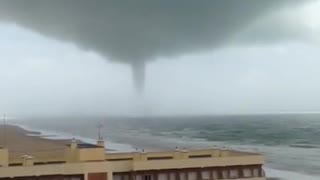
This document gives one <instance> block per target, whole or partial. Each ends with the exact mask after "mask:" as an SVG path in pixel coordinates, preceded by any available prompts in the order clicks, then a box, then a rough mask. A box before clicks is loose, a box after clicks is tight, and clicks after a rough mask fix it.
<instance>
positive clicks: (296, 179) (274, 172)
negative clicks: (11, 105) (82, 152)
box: [17, 125, 320, 180]
mask: <svg viewBox="0 0 320 180" xmlns="http://www.w3.org/2000/svg"><path fill="white" fill-rule="evenodd" d="M17 126H19V127H21V128H23V129H25V130H28V131H35V132H40V133H41V134H39V135H37V134H36V135H35V134H30V136H39V137H41V138H44V139H53V140H59V139H72V138H76V139H78V140H81V141H83V142H86V143H91V144H95V143H96V140H95V139H92V138H87V137H82V136H74V135H71V134H69V133H65V132H57V131H51V130H43V129H37V128H32V127H29V126H25V125H17ZM175 140H176V142H179V141H181V140H179V139H175ZM182 141H183V140H182ZM197 142H198V143H196V144H198V145H200V146H201V145H203V144H202V143H203V142H206V141H203V142H202V141H197ZM206 143H208V142H206ZM106 147H107V148H108V149H112V150H115V151H110V152H132V151H135V149H134V148H133V147H132V145H129V144H123V143H116V142H111V141H107V142H106ZM264 169H265V172H266V175H267V177H270V178H271V177H272V178H280V179H283V180H320V177H316V176H311V175H305V174H301V173H298V172H292V171H285V170H278V169H272V168H268V167H267V168H264Z"/></svg>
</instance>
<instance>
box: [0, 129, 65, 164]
mask: <svg viewBox="0 0 320 180" xmlns="http://www.w3.org/2000/svg"><path fill="white" fill-rule="evenodd" d="M0 129H1V133H0V146H1V147H5V148H8V150H9V159H11V160H12V159H19V158H21V156H23V155H31V156H37V158H48V157H49V158H61V157H63V155H64V149H65V146H66V144H67V143H68V142H69V141H70V139H64V140H50V139H45V138H42V137H41V135H42V133H41V132H40V131H31V130H27V129H24V128H23V127H21V126H17V125H0Z"/></svg>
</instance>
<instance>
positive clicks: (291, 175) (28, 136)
mask: <svg viewBox="0 0 320 180" xmlns="http://www.w3.org/2000/svg"><path fill="white" fill-rule="evenodd" d="M7 126H8V127H10V128H7V130H8V132H7V135H9V136H8V137H7V138H8V139H7V140H9V139H10V140H13V139H15V140H17V139H20V140H19V141H14V142H15V143H12V144H19V142H21V141H23V145H26V144H28V143H30V144H33V145H30V144H29V146H28V148H25V146H22V145H19V146H15V147H14V146H12V144H11V145H10V144H9V145H10V146H11V147H13V150H11V152H13V153H14V156H15V158H17V156H18V155H20V156H21V155H23V154H25V153H27V152H31V151H32V150H36V151H37V153H39V152H43V154H46V155H48V153H47V152H46V151H49V150H55V151H54V152H52V153H50V156H52V157H61V156H63V150H64V148H65V145H66V144H67V143H69V142H70V140H71V139H72V138H73V137H74V138H76V139H77V140H80V141H82V142H86V143H95V139H91V138H86V137H81V136H73V135H70V134H68V133H63V132H54V131H47V130H40V129H34V128H31V127H27V126H24V125H7ZM0 128H1V129H2V127H1V126H0ZM10 131H11V132H10ZM9 132H10V133H11V134H9ZM13 137H14V138H13ZM0 138H1V139H3V137H2V135H0ZM1 139H0V142H1ZM17 142H18V143H17ZM0 144H1V143H0ZM106 144H107V147H108V149H112V151H108V152H111V153H112V152H130V151H134V148H132V146H131V145H129V144H120V143H114V142H109V141H107V142H106ZM10 146H8V147H9V148H10ZM22 147H23V148H24V149H23V152H22V151H21V150H22V149H21V148H22ZM19 148H20V149H19ZM30 155H32V154H30ZM37 155H38V154H37ZM265 170H266V174H267V176H268V178H267V179H268V180H298V179H299V180H300V179H305V180H316V179H319V178H318V177H314V176H309V175H304V174H300V173H297V172H291V171H283V170H278V169H271V168H268V167H266V168H265Z"/></svg>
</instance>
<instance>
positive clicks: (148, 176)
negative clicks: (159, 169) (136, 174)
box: [142, 175, 152, 180]
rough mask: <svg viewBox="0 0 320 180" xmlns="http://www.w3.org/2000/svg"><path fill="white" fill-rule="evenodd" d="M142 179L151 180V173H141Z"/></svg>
mask: <svg viewBox="0 0 320 180" xmlns="http://www.w3.org/2000/svg"><path fill="white" fill-rule="evenodd" d="M142 180H152V179H151V175H143V176H142Z"/></svg>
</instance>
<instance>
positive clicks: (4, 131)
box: [2, 114, 7, 147]
mask: <svg viewBox="0 0 320 180" xmlns="http://www.w3.org/2000/svg"><path fill="white" fill-rule="evenodd" d="M2 120H3V142H2V143H3V147H6V146H7V128H6V114H3V119H2Z"/></svg>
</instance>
